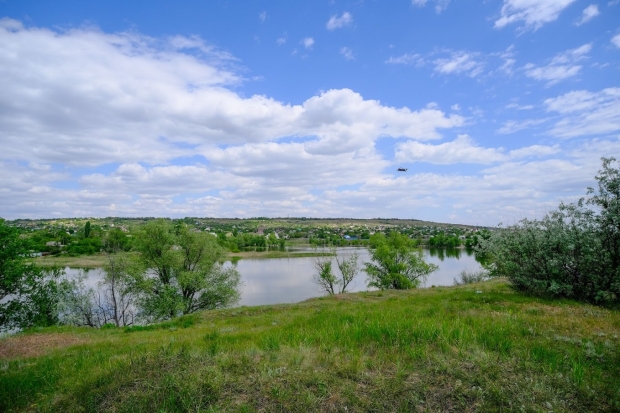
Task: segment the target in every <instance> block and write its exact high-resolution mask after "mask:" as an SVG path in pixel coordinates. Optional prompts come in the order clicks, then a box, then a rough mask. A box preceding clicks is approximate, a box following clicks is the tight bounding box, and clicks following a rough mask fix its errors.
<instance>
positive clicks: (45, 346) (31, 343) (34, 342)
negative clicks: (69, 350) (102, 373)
mask: <svg viewBox="0 0 620 413" xmlns="http://www.w3.org/2000/svg"><path fill="white" fill-rule="evenodd" d="M88 341H89V340H88V339H86V338H84V337H79V336H74V335H70V334H56V333H52V334H28V335H18V336H15V337H8V338H4V339H0V359H12V358H21V357H38V356H41V355H44V354H47V353H49V352H51V351H52V350H56V349H59V348H64V347H69V346H74V345H77V344H83V343H87V342H88Z"/></svg>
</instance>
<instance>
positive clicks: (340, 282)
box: [313, 250, 359, 295]
mask: <svg viewBox="0 0 620 413" xmlns="http://www.w3.org/2000/svg"><path fill="white" fill-rule="evenodd" d="M332 251H334V255H336V254H335V250H332ZM358 258H359V256H358V255H357V253H353V255H351V256H350V257H349V258H338V256H337V255H336V265H337V267H338V270H339V271H340V277H337V276H336V275H335V274H334V273H333V272H332V268H333V265H332V264H333V261H332V258H331V257H329V258H327V257H317V258H315V259H314V260H313V265H314V268H315V270H316V273H315V274H314V282H315V283H316V284H318V286H319V288H320V289H321V291H324V292H326V293H327V294H329V295H333V294H343V293H346V292H347V287H348V286H349V284H350V283H351V281H353V279H354V278H355V276H356V275H357V273H358V269H359V266H358V262H357V260H358Z"/></svg>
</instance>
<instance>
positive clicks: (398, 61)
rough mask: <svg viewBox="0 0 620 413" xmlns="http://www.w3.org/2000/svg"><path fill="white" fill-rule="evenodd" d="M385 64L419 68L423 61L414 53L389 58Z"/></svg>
mask: <svg viewBox="0 0 620 413" xmlns="http://www.w3.org/2000/svg"><path fill="white" fill-rule="evenodd" d="M385 63H387V64H390V65H416V66H421V65H423V64H424V59H422V57H421V56H420V55H419V54H417V53H414V54H411V53H405V54H404V55H401V56H397V57H393V56H390V58H389V59H388V60H386V61H385Z"/></svg>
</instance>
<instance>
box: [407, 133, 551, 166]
mask: <svg viewBox="0 0 620 413" xmlns="http://www.w3.org/2000/svg"><path fill="white" fill-rule="evenodd" d="M557 152H559V148H558V147H549V146H542V145H534V146H530V147H526V148H520V149H516V150H513V151H508V152H507V151H506V150H504V149H503V148H483V147H480V146H478V145H477V144H476V142H474V140H473V139H472V138H470V137H469V136H468V135H459V136H458V137H457V138H456V139H455V140H454V141H452V142H445V143H442V144H439V145H432V144H424V143H420V142H415V141H407V142H404V143H401V144H399V145H398V146H397V150H396V160H397V161H399V162H416V161H417V162H429V163H433V164H439V165H449V164H456V163H473V164H483V165H488V164H493V163H497V162H503V161H508V160H510V159H515V158H524V157H530V156H546V155H551V154H554V153H557Z"/></svg>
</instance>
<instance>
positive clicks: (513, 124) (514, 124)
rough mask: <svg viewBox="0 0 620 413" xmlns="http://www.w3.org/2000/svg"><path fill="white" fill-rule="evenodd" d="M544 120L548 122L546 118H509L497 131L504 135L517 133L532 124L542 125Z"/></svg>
mask: <svg viewBox="0 0 620 413" xmlns="http://www.w3.org/2000/svg"><path fill="white" fill-rule="evenodd" d="M544 122H546V119H526V120H521V121H516V120H508V121H506V122H504V124H503V125H502V127H501V128H499V129H498V130H497V133H501V134H503V135H506V134H510V133H515V132H518V131H520V130H524V129H529V128H531V127H532V126H537V125H540V124H541V123H544Z"/></svg>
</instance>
